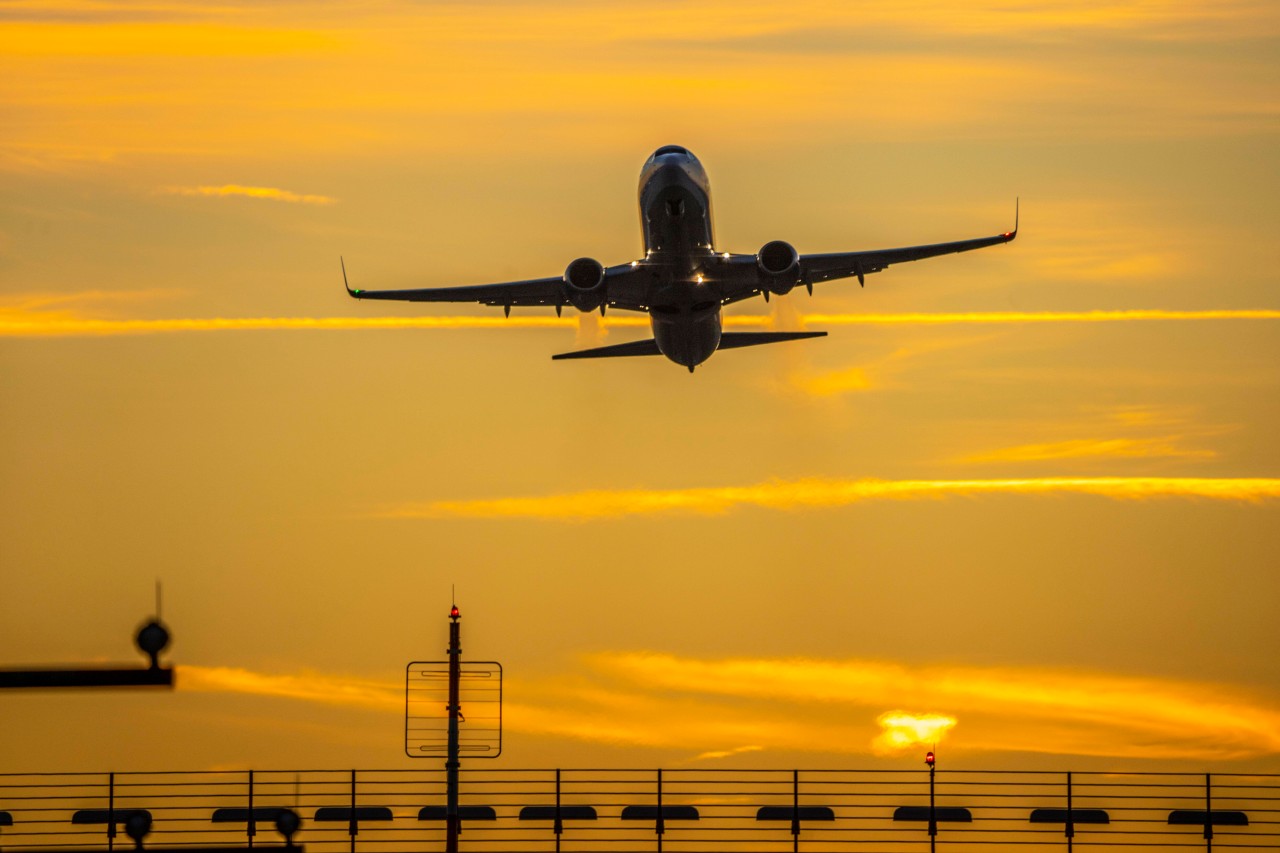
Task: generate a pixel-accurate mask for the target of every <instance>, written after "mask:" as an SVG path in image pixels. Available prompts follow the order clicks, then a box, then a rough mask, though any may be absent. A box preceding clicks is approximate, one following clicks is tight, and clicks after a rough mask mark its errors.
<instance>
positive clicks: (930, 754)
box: [924, 751, 934, 767]
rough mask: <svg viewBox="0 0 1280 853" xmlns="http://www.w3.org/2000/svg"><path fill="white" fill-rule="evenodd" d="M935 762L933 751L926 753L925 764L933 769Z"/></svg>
mask: <svg viewBox="0 0 1280 853" xmlns="http://www.w3.org/2000/svg"><path fill="white" fill-rule="evenodd" d="M933 762H934V758H933V752H932V751H930V752H926V753H925V754H924V763H925V764H928V765H929V766H930V767H932V766H933Z"/></svg>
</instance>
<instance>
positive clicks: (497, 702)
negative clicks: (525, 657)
mask: <svg viewBox="0 0 1280 853" xmlns="http://www.w3.org/2000/svg"><path fill="white" fill-rule="evenodd" d="M460 667H461V672H460V673H459V678H458V705H459V706H460V707H461V709H462V712H461V719H459V721H458V753H459V755H460V756H462V757H464V758H497V757H498V755H499V754H500V753H501V752H502V665H501V664H499V663H498V662H497V661H462V662H461V664H460ZM404 751H405V753H406V754H407V755H408V756H409V757H410V758H446V757H448V754H449V662H448V661H414V662H413V663H411V664H409V666H408V667H407V669H406V670H405V714H404Z"/></svg>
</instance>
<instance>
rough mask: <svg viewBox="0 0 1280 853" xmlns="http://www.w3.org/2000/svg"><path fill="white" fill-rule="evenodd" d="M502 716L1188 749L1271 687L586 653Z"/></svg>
mask: <svg viewBox="0 0 1280 853" xmlns="http://www.w3.org/2000/svg"><path fill="white" fill-rule="evenodd" d="M178 684H179V689H180V690H198V691H203V692H211V691H213V692H231V693H241V694H246V695H257V696H268V697H275V698H287V699H292V700H296V701H304V702H317V703H322V704H327V705H338V706H347V707H353V708H361V709H372V710H376V711H383V712H386V713H388V714H399V713H402V712H403V708H404V704H403V696H402V690H403V685H400V684H397V683H392V682H390V681H387V682H377V681H370V680H366V679H352V678H344V677H338V676H334V675H328V674H320V673H309V674H304V675H297V676H295V675H271V674H264V673H257V672H252V671H249V670H244V669H237V668H227V667H193V666H184V667H181V668H180V671H179V676H178ZM903 709H917V710H903ZM673 719H674V720H679V724H678V725H673V724H672V722H671V721H672V720H673ZM504 722H505V725H507V726H508V727H509V728H511V729H513V730H518V731H523V732H530V733H535V734H543V735H556V736H564V737H569V738H573V739H577V740H584V741H591V742H608V743H621V744H629V745H637V746H653V747H666V748H676V749H687V750H689V751H690V753H691V755H692V757H693V758H694V759H695V760H714V759H720V758H728V757H730V756H733V755H738V754H743V753H750V752H759V751H762V750H800V751H808V752H815V753H843V754H868V753H874V754H892V753H895V752H898V751H901V750H904V749H910V748H914V747H916V746H918V745H919V744H924V743H933V742H935V741H937V740H939V739H940V738H941V737H943V736H946V737H947V738H948V739H949V743H950V748H951V749H953V750H961V751H982V752H1005V751H1015V752H1031V753H1053V754H1074V755H1094V756H1112V757H1125V758H1154V759H1161V758H1164V759H1180V758H1186V759H1199V760H1225V759H1237V758H1247V757H1257V756H1266V755H1275V754H1278V753H1280V706H1277V704H1276V701H1275V697H1268V696H1264V695H1259V694H1255V693H1253V692H1251V691H1247V690H1244V689H1241V688H1239V687H1232V686H1230V685H1224V684H1214V683H1207V682H1193V681H1184V680H1177V679H1165V678H1151V677H1139V676H1126V675H1114V674H1108V673H1100V672H1079V671H1070V670H1058V669H1050V668H1040V667H1013V666H953V665H917V666H913V665H907V664H904V663H899V662H893V661H885V660H860V659H835V660H832V659H811V658H728V659H707V658H695V657H680V656H675V655H667V654H654V653H645V652H631V653H601V654H593V655H587V656H585V657H584V658H583V659H582V661H581V663H580V665H578V666H576V667H574V668H573V669H572V670H571V671H570V672H567V673H564V674H561V675H557V676H523V677H513V678H511V679H510V683H509V685H508V689H507V690H506V696H505V697H504Z"/></svg>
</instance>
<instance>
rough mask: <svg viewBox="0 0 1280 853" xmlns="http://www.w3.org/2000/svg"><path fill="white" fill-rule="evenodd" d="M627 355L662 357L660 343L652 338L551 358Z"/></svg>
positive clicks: (576, 351)
mask: <svg viewBox="0 0 1280 853" xmlns="http://www.w3.org/2000/svg"><path fill="white" fill-rule="evenodd" d="M626 355H662V351H661V350H659V349H658V342H657V341H655V340H653V339H652V338H650V339H649V340H647V341H631V342H630V343H625V344H613V345H612V346H607V347H595V348H593V349H580V350H574V351H573V352H562V353H558V354H556V355H553V356H551V357H552V358H553V359H560V358H619V357H621V356H626Z"/></svg>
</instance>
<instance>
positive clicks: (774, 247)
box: [756, 240, 800, 296]
mask: <svg viewBox="0 0 1280 853" xmlns="http://www.w3.org/2000/svg"><path fill="white" fill-rule="evenodd" d="M756 266H758V267H759V268H760V273H761V275H760V280H761V282H762V283H763V284H764V286H765V287H767V288H768V289H769V290H770V291H771V292H773V293H776V294H778V295H779V296H781V295H783V294H784V293H790V292H791V288H793V287H795V286H796V283H797V282H798V281H799V280H800V255H799V253H798V252H796V249H795V246H792V245H791V244H790V243H786V242H783V241H782V240H773V241H771V242H768V243H765V244H764V246H762V247H761V249H760V251H759V252H757V253H756Z"/></svg>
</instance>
